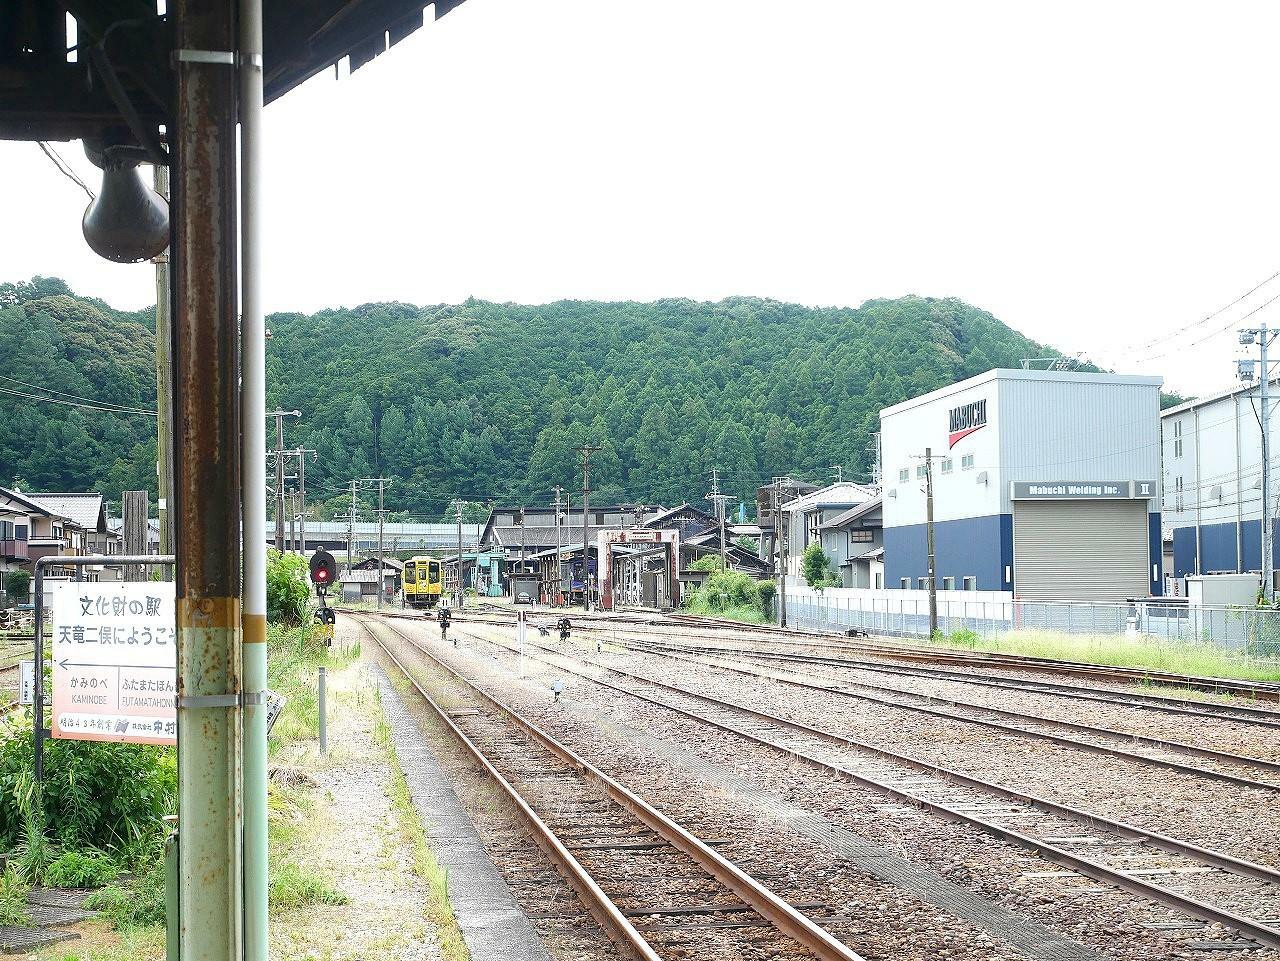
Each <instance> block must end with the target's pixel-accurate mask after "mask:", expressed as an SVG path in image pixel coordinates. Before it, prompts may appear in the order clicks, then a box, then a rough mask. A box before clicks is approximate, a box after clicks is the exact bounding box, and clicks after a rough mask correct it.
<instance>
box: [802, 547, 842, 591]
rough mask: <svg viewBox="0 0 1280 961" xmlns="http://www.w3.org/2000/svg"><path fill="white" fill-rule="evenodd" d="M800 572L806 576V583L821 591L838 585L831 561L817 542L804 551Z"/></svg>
mask: <svg viewBox="0 0 1280 961" xmlns="http://www.w3.org/2000/svg"><path fill="white" fill-rule="evenodd" d="M800 570H801V573H803V574H804V580H805V583H806V584H808V585H809V586H810V587H813V588H818V589H821V588H824V587H834V586H835V585H836V583H837V580H836V576H835V572H834V571H832V570H831V561H830V559H828V557H827V554H826V552H825V551H824V550H823V549H822V545H821V544H819V543H818V542H817V541H814V542H813V543H812V544H810V545H809V546H808V547H806V548H805V549H804V557H803V558H802V559H801V561H800Z"/></svg>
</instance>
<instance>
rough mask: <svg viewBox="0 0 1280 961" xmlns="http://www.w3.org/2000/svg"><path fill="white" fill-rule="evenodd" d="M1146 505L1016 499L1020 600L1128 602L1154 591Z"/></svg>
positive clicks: (1017, 590)
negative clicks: (1151, 579)
mask: <svg viewBox="0 0 1280 961" xmlns="http://www.w3.org/2000/svg"><path fill="white" fill-rule="evenodd" d="M1149 553H1150V551H1149V545H1148V531H1147V502H1146V501H1144V500H1094V501H1069V500H1045V501H1014V506H1013V565H1014V567H1013V586H1014V594H1015V596H1016V597H1018V598H1019V599H1024V600H1034V601H1075V600H1081V601H1090V600H1091V601H1113V602H1114V601H1123V600H1124V599H1125V598H1127V597H1146V596H1147V595H1148V594H1149V593H1151V582H1150V567H1149V565H1150V559H1149V557H1148V554H1149Z"/></svg>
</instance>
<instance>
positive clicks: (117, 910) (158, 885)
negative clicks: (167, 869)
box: [85, 864, 165, 930]
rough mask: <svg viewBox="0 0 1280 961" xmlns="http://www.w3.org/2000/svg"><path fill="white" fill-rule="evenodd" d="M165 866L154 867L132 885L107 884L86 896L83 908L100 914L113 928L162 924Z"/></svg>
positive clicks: (126, 928) (155, 865)
mask: <svg viewBox="0 0 1280 961" xmlns="http://www.w3.org/2000/svg"><path fill="white" fill-rule="evenodd" d="M164 892H165V881H164V865H163V864H154V865H152V866H151V867H150V868H149V869H148V870H147V871H146V872H145V873H143V874H142V875H141V876H140V877H139V878H138V879H137V880H136V881H135V882H134V883H133V884H129V885H124V884H109V885H107V886H106V887H105V888H102V889H101V890H99V891H95V892H94V893H93V894H91V895H89V897H88V899H87V900H86V901H85V906H86V907H88V908H89V909H90V910H93V911H101V912H102V913H103V914H104V915H105V916H106V917H107V918H108V919H109V920H110V921H111V922H112V924H113V925H114V926H115V927H116V928H120V929H123V930H128V929H130V928H137V927H144V926H147V925H153V924H164Z"/></svg>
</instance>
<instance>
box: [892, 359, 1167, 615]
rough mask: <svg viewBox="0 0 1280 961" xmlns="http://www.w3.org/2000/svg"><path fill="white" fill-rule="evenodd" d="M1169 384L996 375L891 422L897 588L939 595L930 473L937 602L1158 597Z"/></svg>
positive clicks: (908, 406) (939, 394) (1034, 373)
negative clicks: (970, 597) (991, 596)
mask: <svg viewBox="0 0 1280 961" xmlns="http://www.w3.org/2000/svg"><path fill="white" fill-rule="evenodd" d="M1161 383H1162V381H1161V379H1160V378H1158V377H1136V376H1120V375H1113V374H1089V373H1076V372H1070V371H1045V370H992V371H988V372H987V373H985V374H980V375H978V376H977V377H972V378H970V379H968V380H965V381H961V382H960V383H958V384H953V385H951V386H949V387H944V388H942V389H941V390H936V391H933V392H932V393H929V394H925V395H923V396H921V397H917V398H915V399H913V400H909V401H906V402H904V403H901V404H897V405H895V406H893V407H889V408H886V409H884V410H882V411H881V412H880V424H881V457H882V464H883V471H884V495H883V514H884V580H885V587H886V588H904V589H905V588H916V589H919V588H924V587H926V586H927V575H928V561H927V557H928V554H927V526H928V525H927V523H926V521H927V504H926V490H925V489H926V486H927V481H928V480H929V477H928V474H929V471H930V470H932V475H933V476H932V482H933V495H934V496H933V500H934V505H933V509H934V533H935V544H936V575H937V578H938V588H939V590H969V591H1012V592H1013V594H1014V596H1015V597H1018V598H1021V599H1026V600H1043V601H1057V600H1096V601H1123V600H1125V599H1126V598H1129V597H1146V596H1148V595H1150V594H1159V593H1160V592H1161V573H1160V572H1161V532H1160V484H1159V480H1158V478H1159V477H1160V440H1159V432H1160V385H1161ZM926 451H929V452H930V454H931V460H928V461H927V460H926V459H925V454H926Z"/></svg>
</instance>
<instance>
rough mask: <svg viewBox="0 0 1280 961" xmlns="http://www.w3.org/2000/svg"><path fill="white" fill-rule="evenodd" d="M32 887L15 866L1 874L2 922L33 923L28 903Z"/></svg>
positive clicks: (0, 921) (0, 900) (0, 922)
mask: <svg viewBox="0 0 1280 961" xmlns="http://www.w3.org/2000/svg"><path fill="white" fill-rule="evenodd" d="M28 891H30V887H29V886H28V885H27V883H26V881H25V880H23V878H22V876H21V875H20V874H19V873H18V872H17V871H15V870H14V869H13V868H8V869H7V870H6V871H5V872H4V873H3V874H0V924H20V925H27V924H30V923H31V910H30V908H29V907H28V905H27V892H28Z"/></svg>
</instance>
